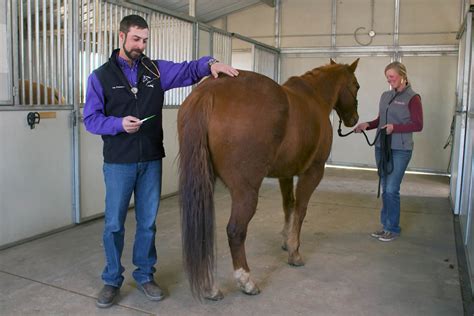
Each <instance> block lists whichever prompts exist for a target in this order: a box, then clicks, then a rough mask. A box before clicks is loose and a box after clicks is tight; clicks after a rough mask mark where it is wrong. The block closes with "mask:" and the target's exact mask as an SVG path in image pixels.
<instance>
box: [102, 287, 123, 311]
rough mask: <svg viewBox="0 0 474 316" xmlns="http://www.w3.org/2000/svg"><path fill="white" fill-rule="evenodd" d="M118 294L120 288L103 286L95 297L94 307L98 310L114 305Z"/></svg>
mask: <svg viewBox="0 0 474 316" xmlns="http://www.w3.org/2000/svg"><path fill="white" fill-rule="evenodd" d="M119 292H120V288H118V287H115V286H112V285H107V284H106V285H104V287H103V288H102V290H100V292H99V296H98V297H97V302H96V305H97V307H100V308H107V307H110V306H112V305H114V301H115V299H116V298H117V295H118V294H119Z"/></svg>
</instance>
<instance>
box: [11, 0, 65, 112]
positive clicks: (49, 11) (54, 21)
mask: <svg viewBox="0 0 474 316" xmlns="http://www.w3.org/2000/svg"><path fill="white" fill-rule="evenodd" d="M63 3H64V5H62V2H61V0H25V1H18V2H17V9H18V11H17V16H18V23H17V25H16V28H15V31H16V32H17V33H18V37H16V38H17V42H18V43H17V44H16V46H15V47H16V48H15V51H17V56H18V59H19V60H18V62H16V65H17V66H16V68H18V71H15V83H14V86H17V85H19V89H18V95H19V97H16V98H15V104H19V105H35V106H37V107H40V106H51V105H59V104H64V103H65V101H63V98H62V97H61V96H62V95H66V96H67V90H70V89H71V86H70V85H71V83H72V77H71V71H70V69H69V68H68V67H69V66H68V65H69V64H70V63H72V61H71V60H69V58H70V57H71V56H72V48H68V47H69V45H67V43H68V34H70V33H71V29H70V25H69V24H68V19H69V12H70V11H71V10H72V3H68V2H63ZM62 38H63V40H62ZM15 70H16V69H15Z"/></svg>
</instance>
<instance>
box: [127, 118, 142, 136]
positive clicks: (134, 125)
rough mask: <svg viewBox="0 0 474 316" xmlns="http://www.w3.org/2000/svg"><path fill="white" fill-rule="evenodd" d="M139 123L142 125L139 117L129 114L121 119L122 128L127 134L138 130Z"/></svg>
mask: <svg viewBox="0 0 474 316" xmlns="http://www.w3.org/2000/svg"><path fill="white" fill-rule="evenodd" d="M140 125H142V122H140V119H138V118H136V117H135V116H130V115H129V116H125V117H124V118H123V119H122V126H123V129H124V130H125V132H127V133H129V134H133V133H136V132H138V130H139V129H140Z"/></svg>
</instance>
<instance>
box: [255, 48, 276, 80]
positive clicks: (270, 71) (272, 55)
mask: <svg viewBox="0 0 474 316" xmlns="http://www.w3.org/2000/svg"><path fill="white" fill-rule="evenodd" d="M253 51H254V62H253V69H254V71H255V72H258V73H260V74H262V75H265V76H267V77H269V78H271V79H273V80H275V81H276V80H277V77H278V76H277V67H278V52H275V51H274V50H268V49H265V48H263V47H261V46H259V45H254V49H253Z"/></svg>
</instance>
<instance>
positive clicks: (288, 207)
mask: <svg viewBox="0 0 474 316" xmlns="http://www.w3.org/2000/svg"><path fill="white" fill-rule="evenodd" d="M278 180H279V182H280V190H281V196H282V199H283V212H284V214H285V224H284V225H283V230H282V231H281V234H282V236H283V242H282V244H281V248H283V250H288V245H287V242H288V231H289V230H290V218H291V214H292V213H293V211H294V209H295V195H294V193H293V177H291V178H280V179H278Z"/></svg>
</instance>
